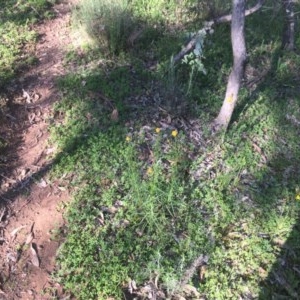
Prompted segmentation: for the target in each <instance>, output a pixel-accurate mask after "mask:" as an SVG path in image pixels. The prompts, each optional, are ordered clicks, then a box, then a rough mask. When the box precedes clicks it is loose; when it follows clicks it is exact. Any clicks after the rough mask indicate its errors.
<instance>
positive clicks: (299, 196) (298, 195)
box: [295, 193, 300, 201]
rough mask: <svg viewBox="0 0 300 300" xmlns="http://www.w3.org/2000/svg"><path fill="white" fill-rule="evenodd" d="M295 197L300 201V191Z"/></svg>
mask: <svg viewBox="0 0 300 300" xmlns="http://www.w3.org/2000/svg"><path fill="white" fill-rule="evenodd" d="M295 199H296V200H297V201H300V193H298V194H297V195H296V197H295Z"/></svg>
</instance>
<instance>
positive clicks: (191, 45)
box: [173, 0, 265, 63]
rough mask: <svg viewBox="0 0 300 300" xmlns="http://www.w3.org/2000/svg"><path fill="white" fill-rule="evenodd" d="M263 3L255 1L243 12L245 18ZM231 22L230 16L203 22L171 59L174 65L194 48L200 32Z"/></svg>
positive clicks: (260, 0) (262, 0) (259, 0)
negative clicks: (202, 25)
mask: <svg viewBox="0 0 300 300" xmlns="http://www.w3.org/2000/svg"><path fill="white" fill-rule="evenodd" d="M264 2H265V0H257V3H256V4H255V5H254V6H253V7H251V8H249V9H247V10H246V11H245V16H249V15H251V14H253V13H255V12H257V11H258V10H259V9H260V8H261V7H262V6H263V4H264ZM231 20H232V14H230V15H225V16H221V17H219V18H217V19H215V20H211V21H208V22H205V23H204V27H203V28H201V29H200V30H199V31H198V32H197V33H196V34H195V35H194V36H193V37H192V39H191V40H190V41H189V43H188V44H187V45H186V46H185V47H184V48H183V49H182V50H181V51H180V52H179V53H177V54H176V55H175V56H174V58H173V61H174V63H176V62H178V61H179V60H180V59H182V58H183V57H184V56H185V55H186V54H187V53H189V52H190V51H191V50H192V49H193V48H194V47H195V45H196V42H197V37H198V35H199V34H201V32H203V29H205V30H206V31H209V30H210V29H211V28H212V27H213V25H216V24H220V23H227V22H231Z"/></svg>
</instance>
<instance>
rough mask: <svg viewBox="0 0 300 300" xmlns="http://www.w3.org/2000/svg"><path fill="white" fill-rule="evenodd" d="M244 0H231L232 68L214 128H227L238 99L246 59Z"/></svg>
mask: <svg viewBox="0 0 300 300" xmlns="http://www.w3.org/2000/svg"><path fill="white" fill-rule="evenodd" d="M245 2H246V0H233V1H232V7H233V10H232V21H231V44H232V51H233V68H232V71H231V73H230V75H229V79H228V83H227V89H226V94H225V99H224V101H223V105H222V108H221V110H220V113H219V115H218V117H217V118H216V119H215V121H214V128H215V129H216V130H219V129H227V127H228V124H229V122H230V120H231V116H232V113H233V110H234V107H235V105H236V102H237V99H238V93H239V89H240V85H241V80H242V78H243V74H244V64H245V61H246V43H245V32H244V28H245Z"/></svg>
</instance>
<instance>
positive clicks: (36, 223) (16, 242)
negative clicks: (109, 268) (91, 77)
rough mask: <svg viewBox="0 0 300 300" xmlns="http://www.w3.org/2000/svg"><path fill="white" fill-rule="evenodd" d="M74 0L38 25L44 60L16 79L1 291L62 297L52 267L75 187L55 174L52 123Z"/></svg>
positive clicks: (6, 129)
mask: <svg viewBox="0 0 300 300" xmlns="http://www.w3.org/2000/svg"><path fill="white" fill-rule="evenodd" d="M71 2H74V1H67V0H65V1H61V3H60V4H58V5H56V6H54V11H55V14H56V17H55V18H54V19H51V20H49V21H45V22H43V23H42V24H38V25H36V27H35V30H36V31H37V32H38V33H39V40H38V44H37V46H36V49H35V55H36V57H37V58H38V63H37V65H36V66H35V67H33V68H32V69H31V70H30V71H29V72H26V73H24V74H23V76H21V77H19V78H18V79H17V80H16V81H15V82H14V83H13V84H12V85H11V87H10V94H11V96H10V97H9V98H10V99H9V102H8V104H9V105H8V107H9V108H8V110H7V112H6V120H5V124H4V126H3V127H2V126H1V132H0V133H1V136H4V137H5V139H6V141H8V142H9V145H11V146H10V147H9V149H8V151H7V153H4V157H6V160H5V162H4V163H2V168H1V173H0V175H1V178H0V184H1V190H0V245H1V246H0V256H1V265H0V283H1V285H0V288H1V290H0V299H9V300H12V299H53V296H55V297H57V298H58V299H60V298H61V297H62V296H60V295H61V293H62V292H61V288H60V287H59V286H58V285H54V284H53V283H52V281H51V278H50V275H51V272H52V271H53V270H54V267H55V255H56V252H57V249H58V247H59V246H60V244H61V241H60V240H58V238H57V232H58V231H61V230H62V229H63V227H64V219H63V215H62V207H63V205H64V203H65V202H66V201H68V199H69V194H68V191H66V190H65V189H63V188H62V187H61V186H60V183H59V181H56V182H50V181H49V179H48V177H47V171H48V170H49V167H51V160H50V159H49V156H50V155H51V153H52V152H53V149H52V148H50V146H49V144H48V139H49V133H48V126H49V120H50V119H51V117H52V106H53V104H54V103H55V102H56V101H59V99H60V95H59V92H58V91H57V90H56V89H55V86H54V84H55V79H56V78H57V77H58V76H61V75H63V74H64V68H63V63H62V62H63V57H64V52H65V50H66V45H69V44H70V37H69V36H70V34H69V24H70V8H71ZM57 298H55V299H57Z"/></svg>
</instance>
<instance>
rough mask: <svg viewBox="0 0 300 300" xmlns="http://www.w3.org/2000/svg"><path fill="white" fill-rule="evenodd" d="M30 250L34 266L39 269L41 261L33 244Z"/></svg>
mask: <svg viewBox="0 0 300 300" xmlns="http://www.w3.org/2000/svg"><path fill="white" fill-rule="evenodd" d="M30 250H31V262H32V264H33V265H34V266H36V267H39V266H40V259H39V257H38V255H37V252H36V250H35V249H34V247H33V244H31V246H30Z"/></svg>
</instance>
